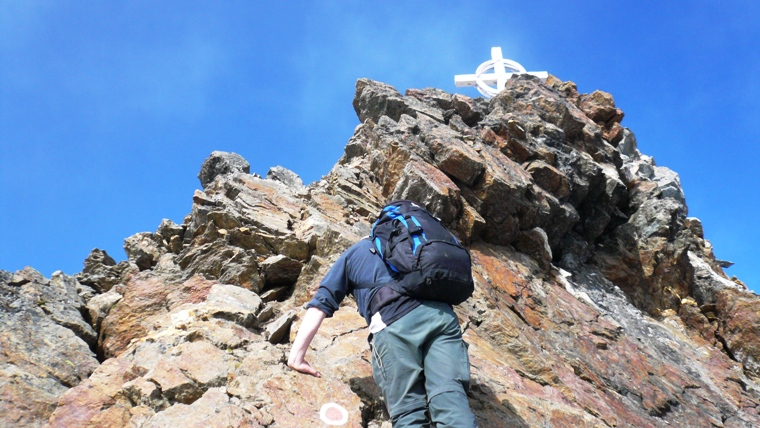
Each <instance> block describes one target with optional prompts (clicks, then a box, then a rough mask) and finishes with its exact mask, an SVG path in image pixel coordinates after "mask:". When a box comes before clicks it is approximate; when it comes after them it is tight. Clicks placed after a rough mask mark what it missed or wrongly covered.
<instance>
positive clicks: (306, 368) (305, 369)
mask: <svg viewBox="0 0 760 428" xmlns="http://www.w3.org/2000/svg"><path fill="white" fill-rule="evenodd" d="M288 366H289V367H290V368H291V369H293V370H295V371H297V372H301V373H306V374H310V375H312V376H315V377H322V375H321V374H320V373H319V372H318V371H316V370H315V369H314V367H312V366H311V365H309V363H307V362H305V361H304V362H303V363H300V364H297V363H294V364H288Z"/></svg>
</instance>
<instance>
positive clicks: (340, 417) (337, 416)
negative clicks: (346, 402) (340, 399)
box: [319, 403, 348, 426]
mask: <svg viewBox="0 0 760 428" xmlns="http://www.w3.org/2000/svg"><path fill="white" fill-rule="evenodd" d="M319 419H322V422H324V423H326V424H327V425H335V426H338V425H345V423H346V422H348V411H347V410H346V409H344V408H343V406H341V405H339V404H336V403H325V404H323V405H322V408H321V409H319Z"/></svg>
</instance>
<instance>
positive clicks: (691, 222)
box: [684, 217, 705, 239]
mask: <svg viewBox="0 0 760 428" xmlns="http://www.w3.org/2000/svg"><path fill="white" fill-rule="evenodd" d="M684 225H685V226H686V228H688V229H689V230H690V231H691V233H693V234H694V236H696V237H697V238H702V239H704V237H705V230H704V227H702V220H700V219H698V218H696V217H687V218H686V222H685V224H684Z"/></svg>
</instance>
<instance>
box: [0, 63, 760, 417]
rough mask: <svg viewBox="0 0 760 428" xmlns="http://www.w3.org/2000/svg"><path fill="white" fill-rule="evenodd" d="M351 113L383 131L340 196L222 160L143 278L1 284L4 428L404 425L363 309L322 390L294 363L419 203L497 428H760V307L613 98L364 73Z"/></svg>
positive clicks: (350, 323)
mask: <svg viewBox="0 0 760 428" xmlns="http://www.w3.org/2000/svg"><path fill="white" fill-rule="evenodd" d="M353 105H354V108H355V109H356V112H357V115H358V117H359V119H360V121H361V122H362V123H361V125H359V126H358V127H357V128H356V130H355V133H354V135H353V137H352V138H351V139H350V140H349V142H348V144H347V145H346V148H345V153H344V155H343V157H341V159H340V160H339V161H338V163H337V164H336V165H335V166H334V167H333V169H332V170H331V171H330V172H329V174H327V175H326V176H325V177H324V178H323V179H322V180H320V181H318V182H315V183H312V184H310V185H308V186H305V187H304V186H303V184H302V182H301V180H300V178H298V176H297V175H295V174H294V173H293V172H291V171H288V170H286V169H284V168H281V167H276V168H273V169H272V170H270V172H269V173H268V174H267V178H266V179H264V178H261V177H260V176H258V175H255V174H254V175H251V174H249V166H248V163H247V162H246V161H245V160H244V159H242V158H241V157H240V156H239V155H235V154H231V153H223V152H214V153H212V155H211V157H210V158H209V159H208V160H206V162H204V164H203V166H202V169H201V173H200V175H199V178H200V180H201V187H202V188H203V190H202V191H201V190H198V191H196V192H195V194H194V195H193V198H192V199H193V207H192V211H191V212H190V214H189V215H188V216H187V217H186V218H185V220H184V222H183V223H182V224H181V225H178V224H175V223H173V222H171V221H168V220H165V221H163V222H162V223H161V225H160V226H159V227H158V229H157V230H156V232H143V233H138V234H136V235H134V236H132V237H128V238H127V239H126V240H125V251H126V253H127V257H128V260H127V261H125V262H121V263H119V264H116V263H115V262H114V260H113V259H112V258H111V257H109V256H108V255H107V254H105V252H103V251H100V250H93V252H92V254H91V255H90V256H89V257H88V258H87V260H86V261H85V268H84V270H83V272H82V273H81V274H79V275H77V276H76V277H66V276H64V275H61V274H56V275H54V276H53V278H51V279H46V278H43V277H42V276H41V275H40V274H39V273H36V272H35V271H33V270H31V269H26V270H24V271H20V272H16V273H8V272H2V271H0V294H1V295H2V300H1V301H0V343H2V352H0V391H2V395H1V396H0V397H2V398H1V401H0V425H2V426H15V425H24V426H42V425H48V426H52V427H59V426H60V427H71V426H130V427H132V426H136V427H140V426H151V427H174V426H217V425H219V426H253V427H256V426H260V427H268V426H281V427H295V426H325V424H324V423H323V422H321V421H320V419H319V417H320V416H319V410H320V407H321V406H322V405H323V404H325V403H328V402H334V403H337V404H339V405H341V406H342V407H344V408H345V409H346V410H347V412H348V422H347V423H346V425H345V426H352V427H388V426H390V423H389V422H388V415H387V413H386V412H385V410H384V406H383V403H382V398H381V394H380V392H379V391H378V389H377V386H376V385H375V384H374V381H373V379H372V370H371V366H370V364H369V361H370V355H369V349H368V346H367V344H366V336H367V327H366V325H365V322H364V320H363V319H362V318H361V317H359V316H358V314H357V313H356V311H355V305H354V302H353V301H352V300H351V299H350V298H349V299H346V301H345V302H344V305H343V306H344V307H343V310H341V311H338V312H337V313H336V315H335V317H333V318H331V319H328V320H326V321H325V323H324V324H323V328H322V329H321V330H320V333H319V334H318V335H317V337H316V338H315V339H314V341H313V343H312V350H311V353H310V354H309V355H310V362H311V363H312V364H313V365H314V366H315V367H317V368H318V370H320V372H321V373H322V378H319V379H318V378H314V377H309V376H306V375H301V374H296V373H294V372H292V371H291V370H289V369H288V368H287V367H286V366H285V364H284V363H285V361H286V356H287V353H288V351H289V347H290V345H289V342H290V340H292V336H293V334H294V332H295V331H296V330H297V327H298V324H299V322H300V318H301V317H302V316H303V309H302V305H303V303H305V302H306V301H308V300H309V299H310V297H311V296H312V295H313V293H314V292H315V291H316V288H317V287H318V284H319V281H320V279H321V278H322V276H323V275H324V274H325V273H326V272H327V270H328V269H329V267H330V265H331V264H332V262H334V261H335V260H336V259H337V257H338V256H339V255H340V254H341V252H342V251H343V250H345V249H346V248H348V247H349V246H350V245H351V244H353V243H354V242H356V241H358V240H359V239H361V237H363V236H366V235H367V234H368V233H369V231H370V228H371V221H372V220H373V219H374V216H375V215H376V214H377V212H378V211H379V209H380V207H381V206H382V205H383V204H384V203H385V202H386V201H388V200H390V199H397V198H410V199H414V200H416V201H418V202H420V203H422V204H424V205H425V206H426V207H427V208H428V209H429V210H430V211H431V212H432V213H433V214H434V215H436V216H437V217H438V218H440V219H441V221H442V222H443V223H444V224H445V225H446V226H448V227H449V228H450V229H451V230H452V231H454V233H456V234H457V235H458V236H459V238H460V239H461V240H462V242H465V243H466V244H467V245H468V246H469V248H470V251H471V254H472V258H473V262H474V267H473V275H474V278H475V283H476V287H475V294H474V296H473V297H472V298H470V299H469V300H468V301H466V302H465V303H463V304H462V305H460V306H458V307H457V308H455V309H456V312H457V314H458V315H459V317H460V321H461V324H462V326H463V330H464V337H465V340H466V341H467V342H468V343H469V349H470V358H471V366H472V382H471V390H470V394H469V400H470V404H471V406H472V408H473V410H474V412H475V414H476V416H477V417H478V420H479V423H480V426H481V427H504V426H521V427H533V426H594V427H598V426H637V427H638V426H641V427H660V426H662V427H664V426H716V427H722V426H725V427H752V426H760V415H759V414H758V405H760V390H759V389H758V379H760V316H759V315H758V314H760V299H759V298H758V296H756V295H755V294H753V293H751V292H749V291H748V290H747V289H746V287H744V286H743V284H741V283H740V282H737V281H732V280H729V279H728V278H727V277H726V275H725V274H724V273H723V270H722V268H721V262H720V261H718V260H716V259H715V257H714V255H713V252H712V247H711V245H710V243H709V242H708V241H706V240H705V239H704V228H703V225H702V223H701V222H700V221H699V220H698V219H696V218H689V217H687V214H688V209H687V206H686V203H685V201H686V199H685V197H684V194H683V191H682V189H681V186H680V182H679V178H678V175H677V174H676V173H675V172H673V171H671V170H669V169H667V168H665V167H661V166H658V165H656V164H655V162H654V160H653V159H652V158H651V157H648V156H646V155H643V154H641V153H640V152H639V151H638V149H637V145H636V138H635V136H634V134H633V133H632V132H631V131H630V130H628V129H626V128H624V127H623V126H622V125H621V124H620V121H621V120H622V118H623V112H622V111H620V110H619V109H618V108H616V107H615V103H614V100H613V98H612V96H611V95H610V94H607V93H604V92H601V91H596V92H594V93H592V94H579V93H578V92H577V91H576V88H575V85H574V84H573V83H571V82H561V81H559V80H558V79H556V78H554V77H551V78H550V79H548V80H547V82H546V84H543V83H541V82H539V81H538V80H537V79H535V78H531V77H529V76H521V77H516V78H512V79H511V80H510V81H509V82H508V84H507V87H506V89H505V90H504V91H503V92H502V93H500V94H499V95H498V96H497V97H495V98H494V99H492V100H490V102H486V101H484V100H482V99H471V98H468V97H465V96H462V95H451V94H447V93H445V92H443V91H440V90H437V89H422V90H409V91H407V93H406V94H405V95H402V94H401V93H399V92H398V91H397V90H396V89H394V88H392V87H390V86H388V85H385V84H382V83H379V82H374V81H371V80H367V79H360V80H359V81H358V82H357V86H356V95H355V98H354V103H353ZM705 226H706V227H707V228H708V229H709V225H705ZM96 355H97V358H98V359H97V360H96V359H95V356H96ZM22 397H34V399H32V400H30V399H27V398H22Z"/></svg>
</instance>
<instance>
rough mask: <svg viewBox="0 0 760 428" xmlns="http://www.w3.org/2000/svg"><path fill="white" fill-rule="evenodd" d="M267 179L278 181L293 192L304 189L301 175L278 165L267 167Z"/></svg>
mask: <svg viewBox="0 0 760 428" xmlns="http://www.w3.org/2000/svg"><path fill="white" fill-rule="evenodd" d="M267 179H268V180H277V181H280V182H282V183H284V184H285V185H286V186H288V187H289V188H290V189H292V190H293V191H295V192H300V191H303V190H304V185H303V181H302V180H301V177H299V176H298V174H296V173H295V172H293V171H291V170H289V169H286V168H283V167H281V166H279V165H278V166H274V167H272V168H269V172H267Z"/></svg>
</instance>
